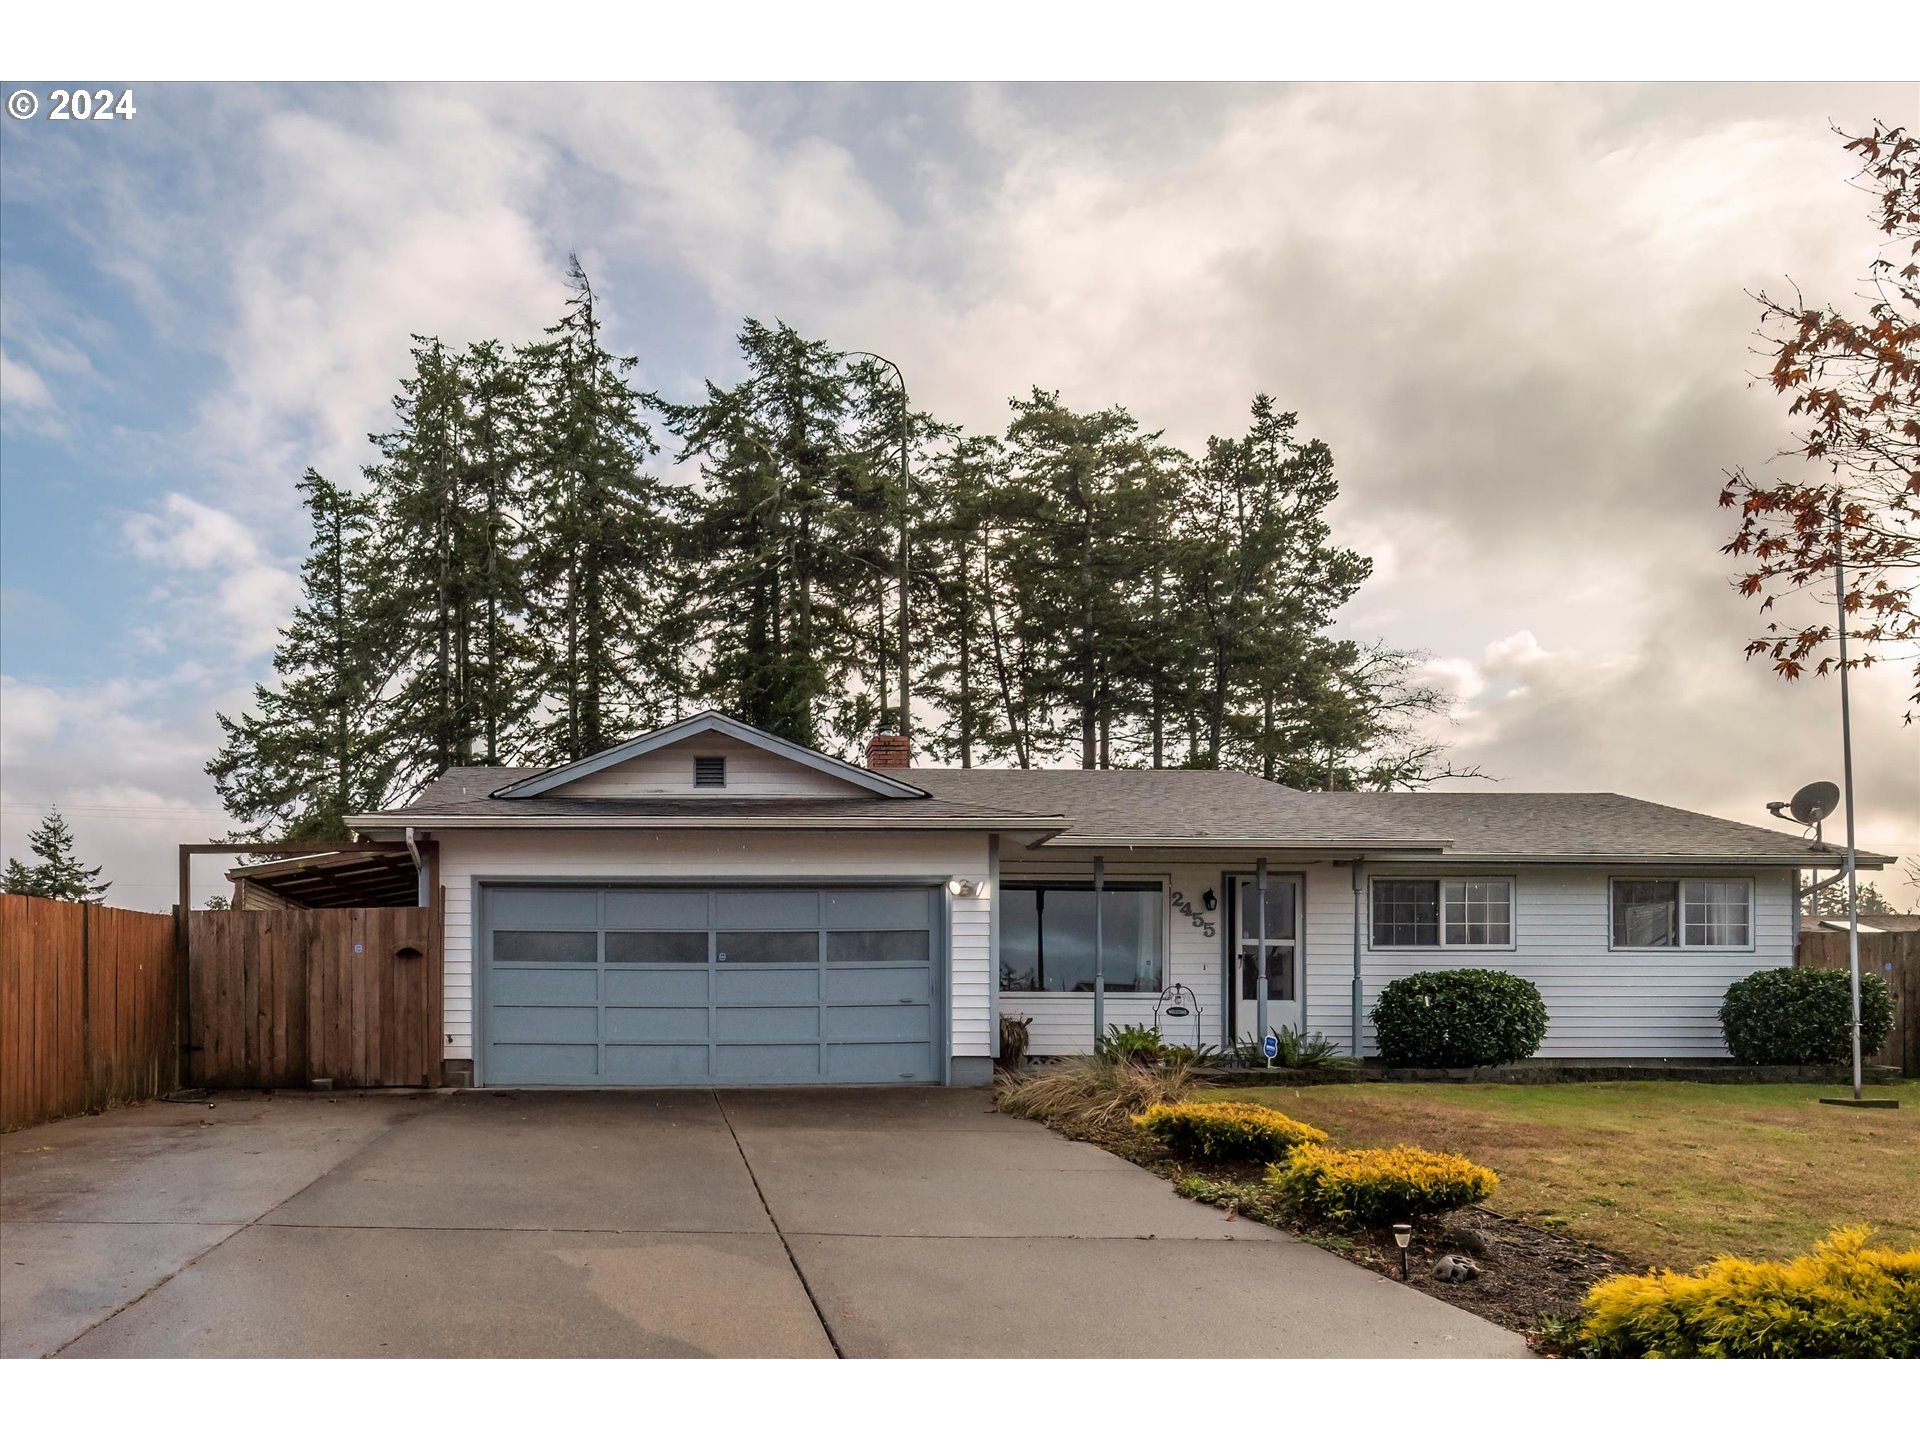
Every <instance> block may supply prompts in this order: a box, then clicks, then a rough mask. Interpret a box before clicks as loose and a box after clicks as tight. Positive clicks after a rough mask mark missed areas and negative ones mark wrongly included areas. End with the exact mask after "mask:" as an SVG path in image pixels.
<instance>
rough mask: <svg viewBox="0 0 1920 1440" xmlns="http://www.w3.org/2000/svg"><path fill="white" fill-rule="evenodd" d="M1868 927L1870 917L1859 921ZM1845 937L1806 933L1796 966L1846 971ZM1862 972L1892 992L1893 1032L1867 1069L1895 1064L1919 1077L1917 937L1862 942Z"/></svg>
mask: <svg viewBox="0 0 1920 1440" xmlns="http://www.w3.org/2000/svg"><path fill="white" fill-rule="evenodd" d="M1862 919H1863V921H1864V922H1865V923H1866V924H1868V925H1871V924H1872V923H1873V917H1872V916H1870V915H1869V916H1863V917H1862ZM1849 963H1850V962H1849V960H1848V958H1847V935H1846V932H1845V931H1841V930H1809V931H1807V932H1806V933H1804V934H1802V935H1801V937H1800V948H1799V950H1798V951H1797V952H1796V954H1795V955H1794V964H1796V965H1802V966H1807V967H1809V968H1811V969H1815V970H1845V969H1847V968H1848V965H1849ZM1860 973H1861V974H1862V975H1878V976H1879V977H1880V978H1881V979H1882V980H1884V981H1886V982H1887V987H1888V988H1889V989H1890V990H1892V991H1893V1029H1891V1030H1889V1031H1888V1032H1887V1043H1886V1044H1884V1045H1882V1046H1881V1047H1880V1053H1879V1054H1877V1055H1869V1056H1868V1057H1867V1063H1868V1064H1870V1065H1897V1066H1899V1067H1900V1073H1901V1074H1902V1075H1908V1076H1920V932H1915V931H1904V932H1892V931H1886V932H1882V933H1880V934H1878V935H1864V934H1863V935H1862V936H1861V937H1860Z"/></svg>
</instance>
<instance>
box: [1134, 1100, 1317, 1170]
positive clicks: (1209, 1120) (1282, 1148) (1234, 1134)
mask: <svg viewBox="0 0 1920 1440" xmlns="http://www.w3.org/2000/svg"><path fill="white" fill-rule="evenodd" d="M1133 1123H1134V1125H1135V1127H1136V1128H1138V1129H1140V1130H1143V1131H1145V1132H1146V1133H1147V1134H1149V1135H1151V1136H1153V1138H1154V1139H1156V1140H1158V1141H1159V1142H1160V1143H1161V1144H1163V1145H1165V1146H1166V1147H1167V1148H1168V1149H1169V1150H1171V1151H1172V1152H1173V1153H1174V1154H1175V1155H1178V1156H1179V1157H1180V1158H1181V1159H1183V1160H1278V1159H1280V1158H1282V1157H1283V1156H1285V1155H1286V1153H1287V1152H1288V1151H1290V1150H1292V1149H1293V1147H1294V1146H1296V1145H1305V1144H1308V1143H1310V1142H1313V1141H1319V1140H1325V1139H1326V1138H1327V1132H1326V1131H1324V1130H1316V1129H1315V1128H1314V1127H1313V1126H1311V1125H1306V1124H1303V1123H1302V1122H1300V1121H1298V1120H1294V1119H1291V1118H1290V1117H1288V1116H1286V1115H1283V1114H1281V1113H1280V1112H1279V1111H1278V1110H1274V1109H1271V1108H1269V1107H1268V1106H1265V1105H1249V1104H1245V1103H1243V1102H1241V1101H1237V1100H1189V1101H1187V1102H1185V1103H1184V1104H1176V1105H1152V1106H1149V1107H1148V1108H1147V1109H1146V1110H1143V1111H1142V1112H1141V1113H1140V1114H1138V1115H1136V1116H1134V1117H1133Z"/></svg>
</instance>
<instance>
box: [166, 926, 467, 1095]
mask: <svg viewBox="0 0 1920 1440" xmlns="http://www.w3.org/2000/svg"><path fill="white" fill-rule="evenodd" d="M438 928H439V910H438V908H437V907H435V908H431V909H429V908H419V909H353V910H196V911H194V912H193V914H192V916H191V917H190V918H189V920H188V924H187V958H188V964H187V973H188V1000H187V1012H188V1015H189V1017H190V1023H189V1027H188V1030H189V1036H190V1040H189V1046H190V1048H189V1050H188V1073H189V1075H190V1077H191V1083H192V1084H195V1085H206V1086H256V1085H257V1086H305V1085H308V1084H311V1083H312V1082H313V1081H315V1080H331V1081H332V1082H333V1083H334V1084H335V1085H338V1086H343V1087H344V1086H349V1085H436V1084H438V1083H439V1080H440V1057H441V1044H440V1036H441V1024H442V1020H441V1014H440V946H439V941H438V934H437V932H438Z"/></svg>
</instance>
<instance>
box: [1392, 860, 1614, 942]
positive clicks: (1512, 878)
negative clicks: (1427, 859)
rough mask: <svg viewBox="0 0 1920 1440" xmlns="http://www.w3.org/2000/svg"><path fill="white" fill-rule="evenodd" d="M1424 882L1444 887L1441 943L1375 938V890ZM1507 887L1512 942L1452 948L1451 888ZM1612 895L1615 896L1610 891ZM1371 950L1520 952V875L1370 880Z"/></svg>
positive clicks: (1398, 875)
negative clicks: (1402, 942)
mask: <svg viewBox="0 0 1920 1440" xmlns="http://www.w3.org/2000/svg"><path fill="white" fill-rule="evenodd" d="M1383 880H1386V881H1395V880H1398V881H1406V880H1420V881H1431V882H1432V883H1433V884H1435V885H1438V886H1439V887H1440V890H1439V894H1438V896H1437V900H1438V907H1437V915H1436V921H1437V927H1436V934H1437V937H1438V938H1437V939H1436V940H1435V941H1434V943H1433V944H1431V945H1390V944H1386V943H1384V942H1383V941H1380V940H1378V939H1376V938H1375V936H1374V902H1373V889H1374V886H1376V885H1378V884H1379V883H1380V882H1381V881H1383ZM1476 883H1477V884H1483V885H1484V884H1488V883H1495V884H1503V885H1505V886H1506V887H1507V935H1508V936H1509V938H1508V939H1507V940H1506V941H1505V942H1504V943H1501V944H1497V945H1464V944H1450V943H1449V942H1448V940H1447V886H1448V885H1472V884H1476ZM1608 893H1609V894H1611V893H1612V892H1611V891H1609V892H1608ZM1367 948H1368V949H1369V950H1378V951H1381V952H1382V953H1384V954H1401V953H1412V954H1416V955H1423V954H1426V953H1428V952H1429V951H1434V950H1452V951H1467V952H1471V953H1478V954H1501V953H1504V952H1506V951H1511V950H1518V949H1519V948H1520V880H1519V877H1518V876H1516V875H1499V874H1481V873H1476V874H1473V875H1412V874H1405V873H1399V872H1388V873H1383V874H1378V875H1369V876H1367Z"/></svg>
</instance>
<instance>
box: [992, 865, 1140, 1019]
mask: <svg viewBox="0 0 1920 1440" xmlns="http://www.w3.org/2000/svg"><path fill="white" fill-rule="evenodd" d="M1094 899H1095V897H1094V891H1093V886H1091V885H1086V884H1075V885H1069V884H1055V883H1053V882H1051V881H1049V882H1047V883H1046V884H1037V883H1036V884H1023V883H1020V882H1012V883H1003V884H1002V885H1001V887H1000V988H1001V989H1002V990H1049V991H1064V992H1067V993H1088V994H1090V993H1091V992H1092V990H1093V916H1094ZM1099 900H1100V951H1101V971H1102V973H1103V976H1104V983H1105V988H1106V989H1108V990H1115V991H1127V990H1133V991H1141V992H1150V993H1153V994H1158V993H1159V991H1160V970H1161V963H1160V918H1161V914H1162V911H1163V908H1164V907H1163V906H1162V905H1161V902H1160V886H1159V885H1158V883H1155V882H1146V883H1142V882H1137V881H1118V882H1115V881H1109V882H1107V884H1106V887H1105V889H1104V890H1103V891H1102V893H1101V895H1100V897H1099Z"/></svg>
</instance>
